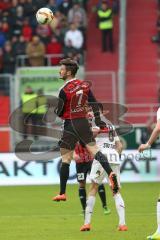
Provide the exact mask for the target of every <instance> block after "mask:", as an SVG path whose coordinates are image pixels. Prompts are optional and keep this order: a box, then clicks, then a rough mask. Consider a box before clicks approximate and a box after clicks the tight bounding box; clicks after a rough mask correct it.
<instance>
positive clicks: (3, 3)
mask: <svg viewBox="0 0 160 240" xmlns="http://www.w3.org/2000/svg"><path fill="white" fill-rule="evenodd" d="M10 7H11V3H10V1H9V0H6V1H0V9H2V10H7V9H8V8H10Z"/></svg>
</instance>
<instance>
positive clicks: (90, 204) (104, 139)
mask: <svg viewBox="0 0 160 240" xmlns="http://www.w3.org/2000/svg"><path fill="white" fill-rule="evenodd" d="M93 131H94V133H95V135H97V137H96V143H97V145H98V147H99V149H100V151H102V152H103V154H104V155H106V156H107V159H108V161H109V163H110V164H111V166H112V169H113V171H114V172H115V173H116V175H117V180H118V184H119V187H120V157H119V155H120V154H121V152H122V143H121V141H120V139H119V137H118V136H117V134H116V132H115V128H114V126H112V125H110V124H108V125H107V127H106V128H104V129H98V128H97V127H96V128H93ZM90 178H91V188H90V191H89V194H88V200H87V205H86V209H85V220H84V225H83V226H82V227H81V228H80V231H90V229H91V226H90V223H91V216H92V212H93V208H94V204H95V196H96V193H97V189H98V186H99V184H102V182H103V180H104V179H105V178H107V179H108V177H107V175H106V173H105V171H104V170H103V168H102V167H101V165H100V164H99V162H98V161H97V160H95V159H94V160H93V164H92V168H91V173H90ZM108 183H109V185H110V181H109V179H108ZM113 197H114V200H115V205H116V210H117V213H118V216H119V225H118V230H119V231H127V230H128V228H127V226H126V223H125V205H124V201H123V198H122V196H121V194H120V193H119V192H118V193H116V194H114V196H113Z"/></svg>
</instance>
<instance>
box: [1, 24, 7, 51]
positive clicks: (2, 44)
mask: <svg viewBox="0 0 160 240" xmlns="http://www.w3.org/2000/svg"><path fill="white" fill-rule="evenodd" d="M2 25H3V24H2V22H0V48H1V47H3V46H4V44H5V42H6V36H5V33H4V32H3V29H2Z"/></svg>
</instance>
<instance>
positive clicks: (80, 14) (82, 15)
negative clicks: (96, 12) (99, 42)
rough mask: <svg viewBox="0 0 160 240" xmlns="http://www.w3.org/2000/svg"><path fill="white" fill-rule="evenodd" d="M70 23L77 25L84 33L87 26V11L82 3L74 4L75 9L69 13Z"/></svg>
mask: <svg viewBox="0 0 160 240" xmlns="http://www.w3.org/2000/svg"><path fill="white" fill-rule="evenodd" d="M68 22H69V23H72V22H74V23H76V24H77V26H78V28H79V29H80V30H81V31H84V30H85V28H86V26H87V16H86V12H85V10H84V9H83V8H82V7H81V5H80V3H78V2H77V3H74V5H73V7H72V8H71V9H70V10H69V12H68Z"/></svg>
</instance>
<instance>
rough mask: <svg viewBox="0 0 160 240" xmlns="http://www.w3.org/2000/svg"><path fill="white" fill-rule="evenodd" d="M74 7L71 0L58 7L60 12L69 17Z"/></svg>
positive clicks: (66, 0) (65, 0)
mask: <svg viewBox="0 0 160 240" xmlns="http://www.w3.org/2000/svg"><path fill="white" fill-rule="evenodd" d="M71 7H72V1H70V0H64V1H63V2H62V3H61V4H60V5H59V7H58V9H59V11H60V12H61V13H62V14H63V15H64V16H67V15H68V12H69V10H70V9H71Z"/></svg>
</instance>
